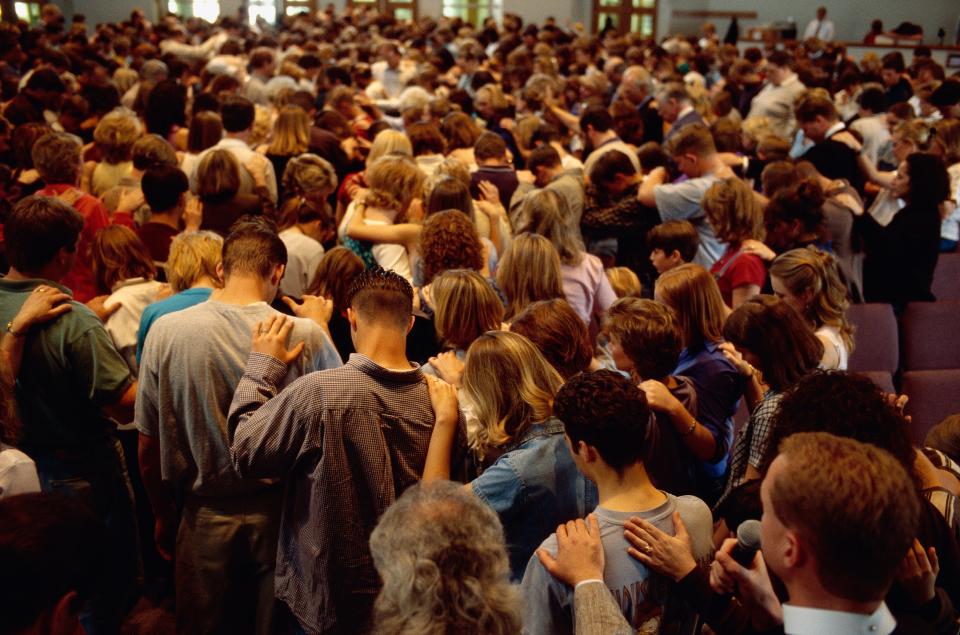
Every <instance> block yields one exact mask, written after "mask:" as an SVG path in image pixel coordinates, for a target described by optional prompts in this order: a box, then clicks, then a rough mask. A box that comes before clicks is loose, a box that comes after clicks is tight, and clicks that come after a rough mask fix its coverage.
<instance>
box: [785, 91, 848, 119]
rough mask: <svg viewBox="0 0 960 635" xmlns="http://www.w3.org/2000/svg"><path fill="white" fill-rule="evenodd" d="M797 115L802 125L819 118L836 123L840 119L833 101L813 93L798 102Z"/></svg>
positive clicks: (825, 96)
mask: <svg viewBox="0 0 960 635" xmlns="http://www.w3.org/2000/svg"><path fill="white" fill-rule="evenodd" d="M795 114H796V116H797V121H799V122H801V123H809V122H811V121H813V120H815V119H816V118H817V117H823V118H824V119H825V120H827V121H836V120H837V119H838V118H839V115H838V114H837V107H836V105H834V103H833V100H832V99H830V97H829V96H827V95H821V94H819V93H817V92H812V91H811V92H810V93H808V94H806V95H804V96H803V97H801V98H800V101H799V102H797V106H796V109H795Z"/></svg>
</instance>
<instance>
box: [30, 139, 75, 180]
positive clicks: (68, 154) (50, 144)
mask: <svg viewBox="0 0 960 635" xmlns="http://www.w3.org/2000/svg"><path fill="white" fill-rule="evenodd" d="M80 150H81V145H80V140H79V139H78V138H77V137H75V136H73V135H71V134H67V133H65V132H50V133H48V134H45V135H43V136H42V137H40V139H39V140H38V141H37V142H36V143H35V144H34V146H33V150H31V152H30V156H31V157H32V158H33V167H34V168H36V170H37V172H39V173H40V178H41V179H43V180H44V182H45V183H47V185H53V184H60V183H65V184H67V185H77V184H78V183H79V182H80V172H81V170H82V169H83V160H82V159H81V157H80Z"/></svg>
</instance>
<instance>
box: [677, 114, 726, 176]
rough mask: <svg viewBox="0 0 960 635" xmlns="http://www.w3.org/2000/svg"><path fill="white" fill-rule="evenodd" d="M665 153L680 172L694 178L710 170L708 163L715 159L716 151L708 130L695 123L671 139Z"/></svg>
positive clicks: (682, 129)
mask: <svg viewBox="0 0 960 635" xmlns="http://www.w3.org/2000/svg"><path fill="white" fill-rule="evenodd" d="M666 152H667V154H668V155H670V157H671V158H672V159H673V161H674V163H676V164H677V167H678V168H679V169H680V171H681V172H683V173H684V174H686V175H687V176H689V177H691V178H696V177H699V176H703V175H704V174H705V173H706V172H707V170H708V169H710V168H711V165H710V162H711V161H712V160H713V159H714V158H715V157H716V153H717V149H716V146H715V145H714V143H713V136H712V135H711V134H710V129H709V128H707V127H706V126H705V125H703V124H699V123H695V124H691V125H689V126H684V127H683V128H681V129H680V130H679V131H678V132H677V134H675V135H674V136H673V137H671V138H670V140H669V141H668V142H667V147H666Z"/></svg>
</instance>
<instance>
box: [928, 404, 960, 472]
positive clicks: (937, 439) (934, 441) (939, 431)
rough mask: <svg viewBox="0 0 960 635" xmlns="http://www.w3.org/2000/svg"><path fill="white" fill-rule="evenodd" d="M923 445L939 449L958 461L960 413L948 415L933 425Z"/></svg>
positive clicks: (959, 450) (959, 455)
mask: <svg viewBox="0 0 960 635" xmlns="http://www.w3.org/2000/svg"><path fill="white" fill-rule="evenodd" d="M923 445H924V447H928V448H933V449H935V450H940V451H941V452H943V453H944V454H946V455H947V456H948V457H950V458H951V459H952V460H953V461H954V462H957V461H960V414H955V415H950V416H949V417H947V418H946V419H944V420H943V421H941V422H940V423H938V424H937V425H935V426H933V428H932V429H931V430H930V432H928V433H927V438H926V439H924V440H923Z"/></svg>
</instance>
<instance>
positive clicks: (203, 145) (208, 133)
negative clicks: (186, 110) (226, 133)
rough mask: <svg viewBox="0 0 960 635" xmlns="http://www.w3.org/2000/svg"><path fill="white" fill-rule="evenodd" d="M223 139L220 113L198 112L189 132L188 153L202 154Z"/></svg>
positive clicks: (191, 121)
mask: <svg viewBox="0 0 960 635" xmlns="http://www.w3.org/2000/svg"><path fill="white" fill-rule="evenodd" d="M222 138H223V122H222V121H221V120H220V115H219V114H218V113H215V112H212V111H209V110H205V111H203V112H198V113H197V114H195V115H194V116H193V119H191V120H190V130H189V132H187V152H191V153H193V154H200V153H201V152H203V151H204V150H206V149H207V148H212V147H213V146H215V145H217V143H219V142H220V139H222Z"/></svg>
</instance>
